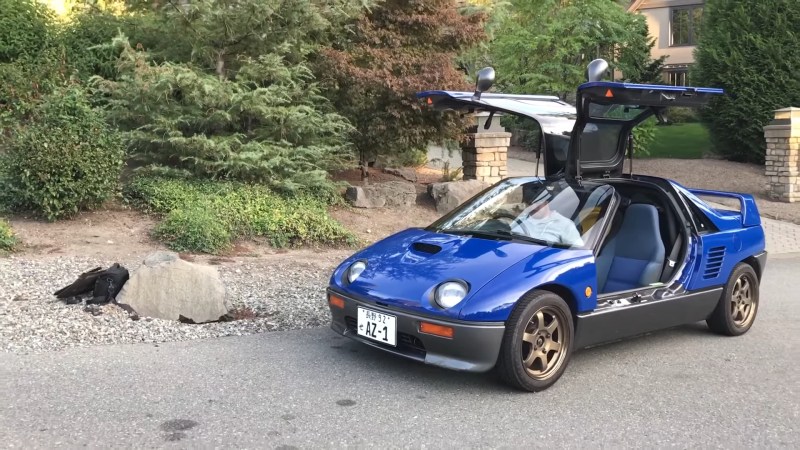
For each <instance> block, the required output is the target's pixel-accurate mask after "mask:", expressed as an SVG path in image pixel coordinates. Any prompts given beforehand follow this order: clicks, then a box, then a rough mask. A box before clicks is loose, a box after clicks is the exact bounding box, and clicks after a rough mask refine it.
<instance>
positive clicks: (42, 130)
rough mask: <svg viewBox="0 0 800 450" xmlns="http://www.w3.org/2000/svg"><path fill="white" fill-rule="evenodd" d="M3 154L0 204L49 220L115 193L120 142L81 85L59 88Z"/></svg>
mask: <svg viewBox="0 0 800 450" xmlns="http://www.w3.org/2000/svg"><path fill="white" fill-rule="evenodd" d="M4 144H5V148H4V152H3V151H0V183H2V185H0V202H2V203H5V204H6V205H7V206H8V207H9V208H11V209H17V210H28V211H32V212H35V213H36V214H38V215H40V216H42V217H44V218H45V219H47V220H56V219H59V218H63V217H69V216H71V215H73V214H75V213H77V212H78V211H80V210H83V209H91V208H95V207H97V206H99V205H100V204H101V203H103V201H105V200H106V199H108V198H109V197H111V196H112V195H113V194H114V193H115V191H116V188H117V183H118V181H119V175H120V170H121V168H122V162H123V151H122V141H121V139H120V137H119V135H118V134H117V133H116V132H115V131H114V130H112V129H111V128H109V127H108V126H107V125H106V124H105V122H104V121H103V119H102V117H101V116H100V115H99V114H98V113H97V112H96V111H95V110H93V109H92V108H91V107H90V105H89V103H88V101H87V99H86V95H85V93H84V91H83V90H82V89H81V88H80V87H78V86H68V87H66V88H59V89H56V90H55V91H54V92H53V93H52V94H51V95H49V96H47V97H46V98H44V99H43V100H42V102H41V103H40V104H38V105H36V106H35V107H34V108H33V110H32V112H31V117H30V121H29V123H27V124H22V125H20V126H18V127H16V128H15V129H13V130H12V133H11V136H10V138H9V139H8V140H7V141H6V142H5V143H4Z"/></svg>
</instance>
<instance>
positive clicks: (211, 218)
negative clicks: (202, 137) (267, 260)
mask: <svg viewBox="0 0 800 450" xmlns="http://www.w3.org/2000/svg"><path fill="white" fill-rule="evenodd" d="M124 195H125V198H126V199H127V201H129V202H130V203H131V204H133V205H134V206H137V207H139V208H141V209H143V210H144V211H146V212H150V213H155V214H157V215H160V216H162V217H163V220H162V221H161V222H160V223H159V224H158V225H157V226H156V229H155V231H154V233H155V236H156V237H157V238H159V239H161V240H163V241H164V242H166V243H167V245H169V246H170V247H171V248H172V249H174V250H177V251H192V252H204V253H211V254H216V253H220V252H223V251H225V250H226V249H228V248H230V247H231V245H232V243H233V241H234V240H236V239H239V238H264V239H266V240H267V241H268V242H269V243H270V244H271V245H273V246H275V247H286V246H294V245H299V244H312V245H314V244H328V245H347V244H353V243H354V242H355V238H354V236H353V235H352V234H351V233H350V232H348V231H347V230H345V229H344V228H343V227H342V226H341V225H340V224H339V223H338V222H336V221H335V220H334V219H333V218H332V217H331V216H330V215H329V214H328V210H327V208H328V206H329V202H328V201H326V199H325V197H324V196H322V197H319V196H316V195H313V194H312V193H309V192H303V193H299V194H297V195H293V196H284V195H280V194H277V193H275V192H274V191H272V190H270V189H269V188H267V187H265V186H261V185H254V184H245V183H240V182H233V181H215V182H212V181H201V180H186V179H179V178H167V177H159V176H151V175H148V176H137V177H135V178H134V179H133V180H132V181H131V182H130V183H128V184H127V185H126V187H125V190H124Z"/></svg>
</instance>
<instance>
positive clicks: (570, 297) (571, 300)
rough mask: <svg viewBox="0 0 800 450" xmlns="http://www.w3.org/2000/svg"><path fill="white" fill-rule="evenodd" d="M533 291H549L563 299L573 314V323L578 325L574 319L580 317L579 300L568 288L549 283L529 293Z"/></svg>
mask: <svg viewBox="0 0 800 450" xmlns="http://www.w3.org/2000/svg"><path fill="white" fill-rule="evenodd" d="M533 291H549V292H552V293H554V294H556V295H558V296H559V297H561V298H563V299H564V301H565V302H566V303H567V306H569V310H570V312H572V319H573V323H577V322H576V321H575V320H574V319H575V318H576V317H577V316H578V300H577V299H576V298H575V295H574V294H573V293H572V291H571V290H570V289H569V288H568V287H566V286H562V285H560V284H555V283H548V284H543V285H541V286H537V287H535V288H534V289H531V290H530V291H529V292H533Z"/></svg>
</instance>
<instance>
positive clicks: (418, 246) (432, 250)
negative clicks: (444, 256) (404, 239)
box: [411, 242, 442, 255]
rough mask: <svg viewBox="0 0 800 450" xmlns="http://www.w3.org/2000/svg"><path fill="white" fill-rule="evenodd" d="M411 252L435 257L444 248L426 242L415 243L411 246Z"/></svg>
mask: <svg viewBox="0 0 800 450" xmlns="http://www.w3.org/2000/svg"><path fill="white" fill-rule="evenodd" d="M411 250H414V251H415V252H417V253H424V254H427V255H435V254H437V253H439V252H440V251H442V247H441V246H438V245H436V244H428V243H425V242H414V243H413V244H411Z"/></svg>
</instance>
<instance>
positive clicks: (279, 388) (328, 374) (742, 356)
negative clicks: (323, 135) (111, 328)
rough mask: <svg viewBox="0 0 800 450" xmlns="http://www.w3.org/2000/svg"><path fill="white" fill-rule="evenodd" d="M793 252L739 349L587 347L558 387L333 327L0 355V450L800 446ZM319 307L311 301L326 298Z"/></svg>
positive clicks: (690, 338)
mask: <svg viewBox="0 0 800 450" xmlns="http://www.w3.org/2000/svg"><path fill="white" fill-rule="evenodd" d="M797 273H800V256H799V255H779V256H776V257H773V258H771V259H770V261H769V263H768V268H767V273H766V276H765V279H764V283H763V288H762V289H763V291H762V305H761V309H760V311H759V317H758V319H757V321H756V324H755V325H754V328H753V329H752V330H751V331H750V333H748V334H747V335H745V336H742V337H739V338H725V337H720V336H716V335H713V334H711V333H709V332H708V331H707V329H706V328H705V326H704V325H703V324H696V325H690V326H685V327H681V328H676V329H672V330H668V331H663V332H659V333H655V334H652V335H649V336H645V337H641V338H638V339H633V340H628V341H624V342H621V343H616V344H610V345H606V346H602V347H598V348H594V349H589V350H584V351H581V352H578V353H576V354H575V355H574V358H573V361H572V363H571V364H570V367H569V368H568V370H567V372H566V374H565V375H564V377H563V378H562V379H561V380H560V381H559V382H558V383H557V384H556V385H555V386H554V387H553V388H551V389H549V390H547V391H545V392H542V393H538V394H527V393H520V392H513V391H510V390H508V389H507V388H506V387H505V386H503V385H501V384H499V383H498V382H497V381H496V380H495V379H494V378H493V377H491V376H476V375H469V374H460V373H454V372H449V371H445V370H439V369H436V368H431V367H427V366H424V365H420V364H416V363H411V362H406V361H404V360H400V359H397V358H394V357H390V356H387V355H384V354H382V353H380V352H378V351H375V350H372V349H370V348H366V347H365V346H363V345H358V344H357V343H354V342H350V341H348V340H346V339H344V338H339V337H337V336H336V335H334V334H333V333H332V332H331V331H329V330H328V329H324V328H323V329H316V330H311V331H297V332H281V333H269V334H261V335H255V336H248V337H236V338H222V339H215V340H206V341H192V342H184V343H170V344H161V345H158V346H155V345H152V344H141V345H120V346H97V347H91V348H83V349H73V350H66V351H60V352H53V353H46V354H39V355H12V354H3V355H0V398H2V399H3V401H2V402H0V436H2V438H3V439H2V441H0V446H9V447H25V448H31V447H48V448H50V447H55V446H59V445H60V446H65V447H79V446H89V447H137V448H140V447H160V446H170V447H171V446H175V447H183V448H206V447H236V448H243V447H249V448H254V447H259V448H278V447H281V448H292V447H299V448H308V447H314V448H319V447H342V446H358V447H367V446H375V447H386V446H392V447H405V446H411V447H420V446H431V447H448V448H449V447H464V446H468V447H474V446H489V447H498V446H507V447H522V446H525V447H559V448H561V447H570V448H575V447H581V448H587V447H588V448H596V447H606V448H620V447H626V448H627V447H636V448H643V447H646V448H654V447H666V446H677V447H701V448H705V447H726V448H751V447H759V448H761V447H770V448H774V447H786V448H798V447H800V425H798V424H800V420H798V419H800V374H799V373H798V370H797V369H798V366H797V361H798V360H800V333H798V331H799V330H800V326H799V325H798V322H799V321H800V296H799V295H798V294H797V289H796V287H795V286H794V282H795V281H796V279H797V275H796V274H797ZM320 295H321V294H320Z"/></svg>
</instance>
